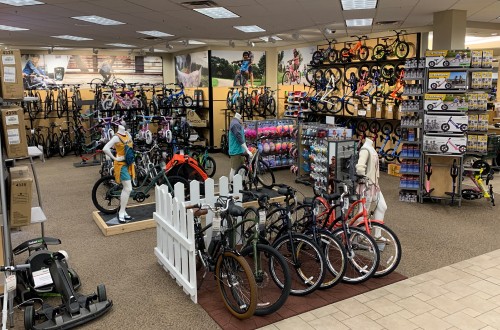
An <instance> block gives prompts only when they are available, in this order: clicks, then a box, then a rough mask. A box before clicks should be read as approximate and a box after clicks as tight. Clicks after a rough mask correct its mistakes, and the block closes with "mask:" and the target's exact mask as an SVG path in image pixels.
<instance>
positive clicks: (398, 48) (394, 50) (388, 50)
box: [372, 30, 410, 61]
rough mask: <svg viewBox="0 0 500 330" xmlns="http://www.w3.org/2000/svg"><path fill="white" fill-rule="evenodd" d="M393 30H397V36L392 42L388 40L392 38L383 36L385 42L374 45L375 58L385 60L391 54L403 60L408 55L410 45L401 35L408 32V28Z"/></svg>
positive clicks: (373, 56) (373, 57)
mask: <svg viewBox="0 0 500 330" xmlns="http://www.w3.org/2000/svg"><path fill="white" fill-rule="evenodd" d="M393 31H394V32H396V38H395V39H394V41H393V42H392V43H391V44H388V40H389V39H391V38H382V40H383V41H384V43H383V44H381V43H378V44H377V45H375V47H373V55H372V59H373V60H376V61H380V60H385V59H386V58H387V57H389V56H396V57H397V58H398V59H400V60H403V59H405V58H406V57H407V56H408V53H409V52H410V45H409V44H408V43H407V42H406V41H405V40H404V39H403V37H401V36H402V35H405V34H406V30H401V31H399V32H398V31H396V30H393Z"/></svg>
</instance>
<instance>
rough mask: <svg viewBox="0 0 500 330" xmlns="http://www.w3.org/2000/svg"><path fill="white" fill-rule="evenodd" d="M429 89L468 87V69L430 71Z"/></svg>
mask: <svg viewBox="0 0 500 330" xmlns="http://www.w3.org/2000/svg"><path fill="white" fill-rule="evenodd" d="M428 87H429V90H440V89H466V88H467V72H466V71H437V72H436V71H433V72H429V86H428Z"/></svg>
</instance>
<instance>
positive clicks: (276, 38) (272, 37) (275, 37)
mask: <svg viewBox="0 0 500 330" xmlns="http://www.w3.org/2000/svg"><path fill="white" fill-rule="evenodd" d="M271 39H274V40H276V41H281V40H283V39H281V38H280V37H278V36H271Z"/></svg>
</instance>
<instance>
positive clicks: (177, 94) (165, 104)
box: [160, 83, 193, 117]
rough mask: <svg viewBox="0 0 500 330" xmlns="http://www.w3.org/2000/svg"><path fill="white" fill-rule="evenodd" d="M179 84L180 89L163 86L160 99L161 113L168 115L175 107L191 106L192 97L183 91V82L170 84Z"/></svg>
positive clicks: (170, 114)
mask: <svg viewBox="0 0 500 330" xmlns="http://www.w3.org/2000/svg"><path fill="white" fill-rule="evenodd" d="M170 85H175V86H179V88H180V90H179V91H176V90H175V89H173V88H167V87H166V86H167V85H164V86H163V99H161V101H160V105H161V110H162V111H161V115H162V116H167V117H170V116H172V110H173V109H175V108H188V107H192V106H193V99H192V98H191V97H190V96H188V95H186V94H185V93H184V84H183V83H180V84H170Z"/></svg>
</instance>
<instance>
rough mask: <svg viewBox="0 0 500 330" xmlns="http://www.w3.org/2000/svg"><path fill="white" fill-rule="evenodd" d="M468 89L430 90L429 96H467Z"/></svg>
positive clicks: (428, 91)
mask: <svg viewBox="0 0 500 330" xmlns="http://www.w3.org/2000/svg"><path fill="white" fill-rule="evenodd" d="M467 92H470V90H468V89H428V90H427V92H426V93H427V94H465V93H467Z"/></svg>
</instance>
